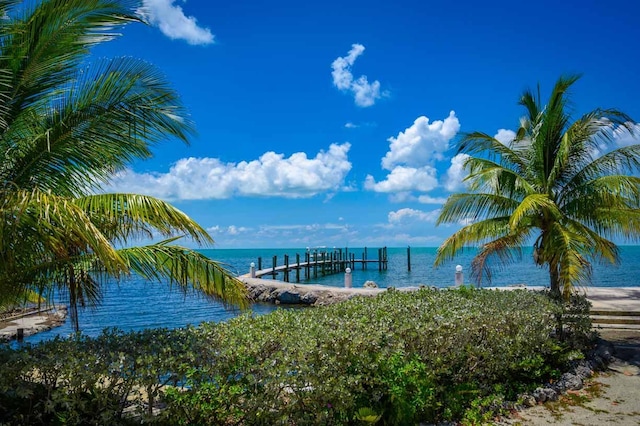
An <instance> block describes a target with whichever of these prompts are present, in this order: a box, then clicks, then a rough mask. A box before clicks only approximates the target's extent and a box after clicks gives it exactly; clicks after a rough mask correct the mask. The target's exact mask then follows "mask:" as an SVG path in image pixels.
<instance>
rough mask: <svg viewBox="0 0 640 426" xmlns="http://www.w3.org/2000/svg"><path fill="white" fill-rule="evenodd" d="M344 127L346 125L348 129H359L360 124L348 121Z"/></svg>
mask: <svg viewBox="0 0 640 426" xmlns="http://www.w3.org/2000/svg"><path fill="white" fill-rule="evenodd" d="M344 127H346V128H347V129H357V128H358V127H360V126H359V125H357V124H354V123H352V122H348V123H346V124H345V125H344Z"/></svg>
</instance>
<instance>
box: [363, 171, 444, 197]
mask: <svg viewBox="0 0 640 426" xmlns="http://www.w3.org/2000/svg"><path fill="white" fill-rule="evenodd" d="M437 186H438V179H437V177H436V169H435V168H433V167H431V166H425V167H420V168H415V167H404V166H397V167H395V168H394V169H393V170H392V171H391V173H389V174H388V175H387V178H386V179H385V180H383V181H380V182H376V181H375V179H374V178H373V176H371V175H368V176H367V178H366V179H365V182H364V187H365V189H367V190H370V191H375V192H401V191H421V192H428V191H431V190H432V189H434V188H436V187H437Z"/></svg>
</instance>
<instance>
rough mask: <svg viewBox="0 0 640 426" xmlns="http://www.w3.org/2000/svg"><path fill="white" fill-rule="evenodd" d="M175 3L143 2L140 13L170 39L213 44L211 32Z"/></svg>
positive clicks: (166, 1) (162, 0)
mask: <svg viewBox="0 0 640 426" xmlns="http://www.w3.org/2000/svg"><path fill="white" fill-rule="evenodd" d="M174 3H176V0H143V7H142V8H140V9H139V10H138V13H139V14H140V15H142V17H143V18H144V19H146V20H147V21H148V22H149V23H150V24H151V25H153V26H155V27H158V28H159V29H160V31H162V33H163V34H164V35H166V36H167V37H169V38H170V39H173V40H185V41H186V42H187V43H189V44H194V45H200V44H211V43H213V42H214V36H213V34H211V30H210V29H209V28H204V27H201V26H199V25H198V21H197V19H196V18H195V17H193V16H187V15H185V14H184V11H183V10H182V7H180V5H177V4H174Z"/></svg>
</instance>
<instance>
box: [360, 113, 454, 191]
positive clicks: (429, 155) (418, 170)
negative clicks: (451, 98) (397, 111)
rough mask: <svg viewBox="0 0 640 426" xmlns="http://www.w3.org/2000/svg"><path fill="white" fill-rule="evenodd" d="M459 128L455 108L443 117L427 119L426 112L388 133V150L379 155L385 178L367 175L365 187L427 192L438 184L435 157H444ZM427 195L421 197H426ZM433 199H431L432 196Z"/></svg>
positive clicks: (376, 189)
mask: <svg viewBox="0 0 640 426" xmlns="http://www.w3.org/2000/svg"><path fill="white" fill-rule="evenodd" d="M459 130H460V122H459V121H458V118H457V117H456V114H455V112H454V111H451V112H450V113H449V116H448V117H447V118H446V119H444V120H436V121H434V122H433V123H430V122H429V118H427V117H425V116H421V117H418V118H417V119H416V120H415V121H414V122H413V124H412V125H411V126H410V127H408V128H406V129H405V130H404V131H403V132H400V133H398V136H396V137H390V138H389V139H387V140H388V141H389V151H388V152H387V153H386V155H385V156H384V158H383V159H382V168H383V169H385V170H388V171H389V173H388V174H387V176H386V178H385V179H384V180H382V181H380V182H376V181H375V179H374V177H373V176H371V175H368V176H367V178H366V180H365V183H364V187H365V189H367V190H370V191H376V192H387V193H398V192H405V193H407V194H404V195H403V196H402V198H409V197H410V192H411V191H418V192H429V191H431V190H433V189H435V188H437V187H438V177H437V170H436V168H435V167H434V164H435V163H436V161H441V160H444V159H445V152H446V151H447V150H449V148H450V146H449V145H450V142H451V140H452V139H453V138H454V137H455V136H456V135H457V133H458V131H459ZM429 199H430V198H429V197H426V198H423V200H429ZM432 200H433V199H432Z"/></svg>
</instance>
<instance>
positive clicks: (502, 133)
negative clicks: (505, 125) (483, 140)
mask: <svg viewBox="0 0 640 426" xmlns="http://www.w3.org/2000/svg"><path fill="white" fill-rule="evenodd" d="M493 137H494V138H495V139H497V140H499V141H500V142H502V143H503V144H505V145H509V144H510V143H511V142H513V140H514V139H515V138H516V132H514V131H513V130H508V129H499V130H498V133H496V134H495V135H494V136H493Z"/></svg>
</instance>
